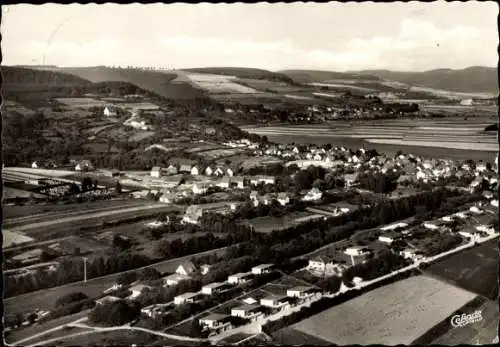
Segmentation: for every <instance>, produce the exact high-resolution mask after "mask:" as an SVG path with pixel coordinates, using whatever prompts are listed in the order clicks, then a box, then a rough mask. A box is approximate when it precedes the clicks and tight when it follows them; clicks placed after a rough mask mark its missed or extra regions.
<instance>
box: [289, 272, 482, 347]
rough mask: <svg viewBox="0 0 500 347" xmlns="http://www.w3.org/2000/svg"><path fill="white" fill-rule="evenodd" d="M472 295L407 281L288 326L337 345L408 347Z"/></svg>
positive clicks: (437, 284)
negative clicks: (396, 346)
mask: <svg viewBox="0 0 500 347" xmlns="http://www.w3.org/2000/svg"><path fill="white" fill-rule="evenodd" d="M474 297H475V294H472V293H470V292H467V291H465V290H463V289H459V288H455V287H453V286H450V285H447V284H445V283H443V282H441V281H438V280H435V279H433V278H430V277H426V276H417V277H410V278H408V279H406V280H403V281H398V282H395V283H392V284H390V285H387V286H383V287H380V288H377V289H375V290H372V291H370V292H368V293H365V294H363V295H361V296H359V297H357V298H355V299H352V300H349V301H347V302H345V303H343V304H340V305H338V306H335V307H333V308H331V309H329V310H326V311H324V312H322V313H320V314H317V315H315V316H313V317H310V318H308V319H305V320H303V321H302V322H299V323H297V324H295V325H293V326H292V328H294V329H297V330H299V331H302V332H304V333H306V334H310V335H314V336H316V337H319V338H321V339H324V340H327V341H330V342H331V343H335V344H339V345H344V344H374V343H377V344H386V345H396V344H409V343H411V342H412V341H413V340H415V339H416V338H418V337H419V336H421V335H422V334H424V333H425V332H426V331H428V330H429V329H430V328H431V327H433V326H434V325H436V324H437V323H439V322H441V321H442V320H443V319H444V318H445V317H447V316H448V315H449V314H451V313H452V312H454V311H455V310H457V308H459V307H461V306H463V305H464V304H465V303H467V302H469V301H470V300H472V299H473V298H474ZM450 298H453V300H450Z"/></svg>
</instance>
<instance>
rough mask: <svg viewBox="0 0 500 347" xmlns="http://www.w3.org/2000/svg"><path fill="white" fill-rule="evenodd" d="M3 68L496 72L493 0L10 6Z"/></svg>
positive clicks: (5, 20) (6, 11) (6, 12)
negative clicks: (488, 69)
mask: <svg viewBox="0 0 500 347" xmlns="http://www.w3.org/2000/svg"><path fill="white" fill-rule="evenodd" d="M3 7H4V9H3V11H4V13H3V19H2V24H1V32H2V53H3V62H2V64H3V65H38V64H47V65H59V66H96V65H107V66H129V65H134V66H157V67H166V68H175V69H182V68H189V67H214V66H234V67H254V68H262V69H268V70H273V71H277V70H282V69H315V70H330V71H349V70H362V69H389V70H398V71H425V70H431V69H437V68H450V69H461V68H465V67H468V66H478V65H483V66H497V61H498V55H497V47H498V29H497V16H498V11H499V10H498V5H497V4H496V3H495V2H493V1H492V2H477V1H468V2H451V3H448V2H445V1H437V2H433V3H423V2H417V1H414V2H410V3H401V2H396V3H356V2H353V3H335V2H331V3H323V4H317V3H292V4H283V3H280V4H268V3H258V4H241V3H240V4H207V3H205V4H203V3H202V4H167V5H165V4H149V5H142V4H130V5H118V4H110V3H107V4H104V5H97V4H89V5H80V4H71V5H59V4H44V5H29V4H20V5H9V6H3Z"/></svg>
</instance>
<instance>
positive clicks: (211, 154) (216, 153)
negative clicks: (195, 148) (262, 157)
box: [197, 148, 245, 160]
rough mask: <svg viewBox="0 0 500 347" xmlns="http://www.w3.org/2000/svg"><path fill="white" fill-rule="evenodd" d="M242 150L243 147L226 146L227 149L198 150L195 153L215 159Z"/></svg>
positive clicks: (241, 151)
mask: <svg viewBox="0 0 500 347" xmlns="http://www.w3.org/2000/svg"><path fill="white" fill-rule="evenodd" d="M243 152H245V149H241V148H228V149H214V150H211V151H204V152H198V153H197V154H199V155H201V156H204V157H207V158H208V159H210V160H216V159H219V158H224V157H230V156H233V155H236V154H238V153H243Z"/></svg>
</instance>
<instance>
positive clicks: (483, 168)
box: [476, 163, 488, 172]
mask: <svg viewBox="0 0 500 347" xmlns="http://www.w3.org/2000/svg"><path fill="white" fill-rule="evenodd" d="M487 170H488V168H487V166H486V164H485V163H478V164H477V166H476V171H477V172H485V171H487Z"/></svg>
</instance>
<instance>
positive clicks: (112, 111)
mask: <svg viewBox="0 0 500 347" xmlns="http://www.w3.org/2000/svg"><path fill="white" fill-rule="evenodd" d="M103 114H104V115H105V116H106V117H114V116H116V115H117V112H116V108H115V107H113V106H106V107H104V111H103Z"/></svg>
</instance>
